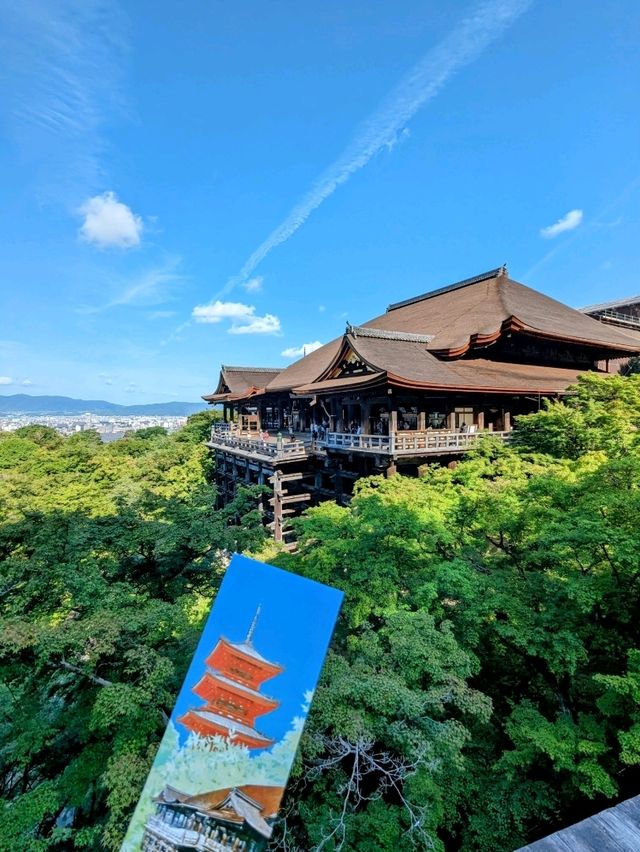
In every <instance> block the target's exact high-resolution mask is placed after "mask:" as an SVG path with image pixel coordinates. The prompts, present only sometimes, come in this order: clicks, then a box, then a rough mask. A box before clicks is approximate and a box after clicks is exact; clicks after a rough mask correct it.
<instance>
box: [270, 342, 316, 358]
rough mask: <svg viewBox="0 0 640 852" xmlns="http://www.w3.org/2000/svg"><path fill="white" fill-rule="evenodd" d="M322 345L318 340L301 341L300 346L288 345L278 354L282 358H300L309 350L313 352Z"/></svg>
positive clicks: (309, 352)
mask: <svg viewBox="0 0 640 852" xmlns="http://www.w3.org/2000/svg"><path fill="white" fill-rule="evenodd" d="M323 345H324V344H322V343H320V341H319V340H314V341H313V343H303V344H302V346H290V347H289V348H288V349H284V350H283V351H282V352H281V353H280V354H281V355H282V357H283V358H302V357H303V356H304V355H309V354H311V352H315V351H316V349H320V347H321V346H323Z"/></svg>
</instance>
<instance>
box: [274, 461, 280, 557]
mask: <svg viewBox="0 0 640 852" xmlns="http://www.w3.org/2000/svg"><path fill="white" fill-rule="evenodd" d="M281 476H282V471H280V470H276V471H275V473H274V474H273V539H274V541H282V480H281V478H280V477H281Z"/></svg>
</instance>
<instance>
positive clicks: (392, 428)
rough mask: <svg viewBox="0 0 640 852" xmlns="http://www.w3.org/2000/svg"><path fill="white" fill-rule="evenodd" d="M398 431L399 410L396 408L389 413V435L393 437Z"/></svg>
mask: <svg viewBox="0 0 640 852" xmlns="http://www.w3.org/2000/svg"><path fill="white" fill-rule="evenodd" d="M397 431H398V410H397V409H396V408H394V409H392V410H391V411H390V412H389V434H390V435H393V434H394V432H397Z"/></svg>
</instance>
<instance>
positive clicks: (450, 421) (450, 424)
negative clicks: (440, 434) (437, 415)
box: [447, 411, 456, 432]
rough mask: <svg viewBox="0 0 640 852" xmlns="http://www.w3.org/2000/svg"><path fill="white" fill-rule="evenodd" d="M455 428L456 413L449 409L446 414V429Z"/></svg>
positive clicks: (452, 430)
mask: <svg viewBox="0 0 640 852" xmlns="http://www.w3.org/2000/svg"><path fill="white" fill-rule="evenodd" d="M455 428H456V413H455V411H450V412H449V413H448V414H447V429H448V430H449V432H454V431H455Z"/></svg>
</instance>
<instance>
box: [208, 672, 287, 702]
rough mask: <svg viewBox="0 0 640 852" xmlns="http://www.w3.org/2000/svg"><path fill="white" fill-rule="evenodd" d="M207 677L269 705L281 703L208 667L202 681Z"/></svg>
mask: <svg viewBox="0 0 640 852" xmlns="http://www.w3.org/2000/svg"><path fill="white" fill-rule="evenodd" d="M205 677H210V678H212V679H213V680H216V681H219V682H220V683H221V684H223V686H229V687H233V688H234V689H239V690H240V691H241V692H246V694H247V695H250V696H251V697H252V698H259V699H260V700H261V701H264V702H266V703H267V704H274V705H276V706H277V705H278V704H279V702H278V701H277V700H276V699H275V698H271V697H270V696H269V695H265V694H264V693H263V692H258V690H257V689H251V687H250V686H245V685H244V684H243V683H240V681H239V680H232V679H231V678H230V677H225V675H223V674H220V672H218V671H216V670H215V669H212V668H210V667H207V671H206V672H205V674H204V675H203V677H202V678H201V680H204V678H205ZM199 682H200V681H199ZM196 686H197V684H196ZM195 688H196V687H194V690H195Z"/></svg>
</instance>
